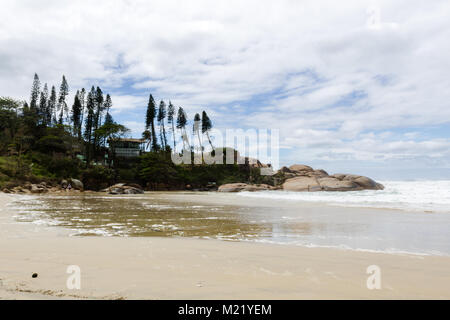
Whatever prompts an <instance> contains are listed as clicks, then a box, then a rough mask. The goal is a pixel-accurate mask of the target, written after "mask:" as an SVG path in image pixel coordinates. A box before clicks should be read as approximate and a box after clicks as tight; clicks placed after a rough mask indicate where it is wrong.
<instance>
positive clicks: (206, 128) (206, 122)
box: [202, 111, 214, 149]
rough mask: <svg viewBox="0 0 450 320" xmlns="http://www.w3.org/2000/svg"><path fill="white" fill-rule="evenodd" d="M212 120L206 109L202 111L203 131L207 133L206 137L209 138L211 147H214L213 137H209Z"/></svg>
mask: <svg viewBox="0 0 450 320" xmlns="http://www.w3.org/2000/svg"><path fill="white" fill-rule="evenodd" d="M212 127H213V126H212V122H211V120H210V119H209V117H208V115H207V114H206V111H203V112H202V133H203V134H205V133H206V137H207V138H208V142H209V144H210V145H211V149H214V147H213V145H212V143H211V138H210V137H209V131H210V130H211V129H212Z"/></svg>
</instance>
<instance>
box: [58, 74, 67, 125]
mask: <svg viewBox="0 0 450 320" xmlns="http://www.w3.org/2000/svg"><path fill="white" fill-rule="evenodd" d="M68 94H69V85H68V84H67V81H66V77H65V76H64V75H63V77H62V82H61V86H60V87H59V98H58V111H59V119H58V124H63V121H64V115H66V117H68V113H69V108H68V107H67V103H66V97H67V95H68Z"/></svg>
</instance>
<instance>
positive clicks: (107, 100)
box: [104, 93, 112, 121]
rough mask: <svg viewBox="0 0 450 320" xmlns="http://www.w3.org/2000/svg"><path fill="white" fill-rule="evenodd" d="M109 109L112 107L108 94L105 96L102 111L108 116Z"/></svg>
mask: <svg viewBox="0 0 450 320" xmlns="http://www.w3.org/2000/svg"><path fill="white" fill-rule="evenodd" d="M111 107H112V100H111V96H110V95H109V93H108V94H107V95H106V100H105V105H104V109H105V110H106V115H108V114H109V109H111ZM105 121H106V120H105Z"/></svg>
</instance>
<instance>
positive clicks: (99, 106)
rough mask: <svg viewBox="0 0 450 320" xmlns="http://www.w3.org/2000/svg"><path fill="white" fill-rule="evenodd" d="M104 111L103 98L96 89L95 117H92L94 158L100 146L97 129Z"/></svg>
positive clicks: (100, 90)
mask: <svg viewBox="0 0 450 320" xmlns="http://www.w3.org/2000/svg"><path fill="white" fill-rule="evenodd" d="M103 111H104V98H103V92H102V89H100V87H97V90H96V91H95V115H94V128H93V130H94V157H95V156H96V155H97V152H98V148H99V145H100V141H101V139H100V137H99V136H98V134H97V129H98V128H100V127H101V125H102V115H103Z"/></svg>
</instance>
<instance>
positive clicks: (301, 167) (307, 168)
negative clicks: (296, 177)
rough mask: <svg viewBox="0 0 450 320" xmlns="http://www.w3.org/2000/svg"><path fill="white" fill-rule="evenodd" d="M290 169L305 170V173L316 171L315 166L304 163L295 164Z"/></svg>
mask: <svg viewBox="0 0 450 320" xmlns="http://www.w3.org/2000/svg"><path fill="white" fill-rule="evenodd" d="M289 170H291V171H294V172H305V173H306V172H311V171H314V169H313V168H311V167H310V166H307V165H304V164H293V165H292V166H290V167H289Z"/></svg>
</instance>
